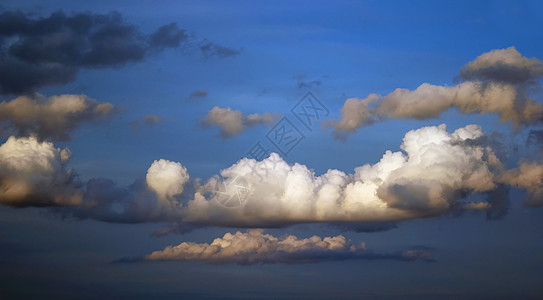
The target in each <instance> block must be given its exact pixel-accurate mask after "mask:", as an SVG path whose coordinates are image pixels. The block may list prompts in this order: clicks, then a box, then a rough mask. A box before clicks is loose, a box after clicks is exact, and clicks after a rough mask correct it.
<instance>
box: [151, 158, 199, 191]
mask: <svg viewBox="0 0 543 300" xmlns="http://www.w3.org/2000/svg"><path fill="white" fill-rule="evenodd" d="M145 179H146V181H147V185H148V186H149V188H150V189H151V190H153V191H154V192H156V193H157V195H158V196H159V198H160V199H164V200H167V199H171V198H172V197H173V196H175V195H177V194H181V193H182V192H183V187H184V185H185V183H187V181H189V174H188V173H187V169H186V168H185V167H183V165H181V164H180V163H178V162H173V161H169V160H165V159H160V160H155V161H154V162H153V164H152V165H151V166H150V167H149V169H148V170H147V176H146V177H145Z"/></svg>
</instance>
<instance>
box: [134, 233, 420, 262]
mask: <svg viewBox="0 0 543 300" xmlns="http://www.w3.org/2000/svg"><path fill="white" fill-rule="evenodd" d="M143 259H144V260H195V261H203V262H207V263H212V264H222V263H237V264H243V265H247V264H265V263H286V264H300V263H312V262H321V261H330V260H346V259H394V260H402V261H413V260H417V259H423V260H429V259H430V253H429V252H428V251H420V250H408V251H405V252H397V253H390V254H381V253H375V252H373V251H370V250H368V249H366V246H365V244H361V245H359V246H356V245H353V244H352V243H351V242H350V241H348V240H346V239H345V237H343V236H341V235H338V236H335V237H325V238H320V237H318V236H312V237H310V238H306V239H298V238H297V237H296V236H293V235H289V236H286V237H284V238H277V237H274V236H273V235H270V234H264V233H263V230H258V229H254V230H248V231H247V232H246V233H241V232H239V231H238V232H236V233H235V234H231V233H226V234H225V235H224V236H223V237H222V238H216V239H215V240H213V242H212V243H211V244H207V243H202V244H197V243H192V242H184V243H181V244H179V245H177V246H169V247H166V248H165V249H164V250H162V251H155V252H153V253H151V254H149V255H146V256H144V257H143Z"/></svg>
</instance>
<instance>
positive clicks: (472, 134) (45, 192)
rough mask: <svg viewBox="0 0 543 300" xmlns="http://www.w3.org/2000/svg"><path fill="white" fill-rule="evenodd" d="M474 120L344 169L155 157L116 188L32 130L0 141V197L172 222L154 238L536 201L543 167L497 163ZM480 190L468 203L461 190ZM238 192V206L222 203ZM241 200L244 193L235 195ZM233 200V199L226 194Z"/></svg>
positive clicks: (431, 130) (360, 222)
mask: <svg viewBox="0 0 543 300" xmlns="http://www.w3.org/2000/svg"><path fill="white" fill-rule="evenodd" d="M490 144H491V143H490V142H489V138H488V137H487V136H485V135H484V134H483V132H482V130H481V128H480V127H479V126H477V125H468V126H466V127H463V128H459V129H457V130H455V131H453V132H448V131H447V130H446V126H445V125H440V126H429V127H423V128H420V129H417V130H411V131H409V132H407V133H406V135H405V137H404V139H403V143H402V145H401V150H402V151H397V152H392V151H390V150H388V151H386V152H385V153H384V155H383V156H382V158H381V159H380V161H378V162H377V163H374V164H365V165H362V166H359V167H356V168H355V169H354V173H352V174H346V173H344V172H342V171H339V170H328V171H327V172H325V173H324V174H322V175H316V174H315V173H314V171H312V170H311V169H310V168H308V167H307V166H305V165H302V164H298V163H294V164H288V163H287V162H285V161H284V160H283V159H282V158H281V157H280V156H279V155H277V154H275V153H272V154H271V155H270V156H269V157H268V158H266V159H264V160H262V161H256V160H254V159H248V158H243V159H241V160H240V161H238V162H237V163H235V164H234V165H232V166H230V167H229V168H227V169H224V170H222V171H221V172H220V176H213V177H211V178H209V179H208V180H202V179H198V178H195V179H192V178H191V177H190V175H189V172H188V171H187V169H186V168H185V167H184V166H183V165H182V164H180V163H177V162H173V161H168V160H164V159H161V160H156V161H154V162H153V163H152V164H151V166H150V167H149V169H148V171H147V175H146V177H145V178H144V179H137V180H135V181H134V183H133V184H131V185H130V186H128V187H119V186H117V185H116V184H115V183H114V182H113V181H111V180H108V179H104V178H95V179H91V180H89V181H88V182H87V183H86V184H83V183H79V181H78V179H77V176H76V174H75V172H74V171H72V170H69V169H67V167H66V163H67V159H68V158H69V151H68V150H60V149H56V148H55V147H54V145H53V144H52V143H49V142H39V141H38V140H37V139H36V138H35V137H29V138H16V137H11V138H10V139H8V141H7V142H6V143H5V144H4V145H2V146H1V147H0V187H1V189H0V191H1V192H2V194H1V197H0V202H1V203H3V204H7V205H11V206H21V207H22V206H64V208H58V209H55V211H58V212H60V213H61V214H63V215H64V216H67V217H70V216H72V217H75V218H80V219H86V218H93V219H97V220H102V221H107V222H121V223H135V222H171V223H172V224H173V225H172V226H168V227H166V228H162V229H159V230H158V231H157V233H156V235H157V236H159V235H163V234H167V233H184V232H188V231H190V230H192V229H194V228H198V227H204V226H223V227H245V228H262V227H282V226H289V225H294V224H300V223H327V224H331V225H336V226H342V228H344V229H351V230H355V231H357V230H358V231H366V232H367V231H377V230H388V229H392V228H394V227H395V226H396V225H395V223H397V222H400V221H404V220H409V219H416V218H427V217H433V216H439V215H444V214H448V213H456V212H461V211H465V210H486V212H487V218H489V219H497V218H500V217H503V216H504V215H505V214H506V213H507V209H508V207H509V198H508V197H507V196H506V195H505V196H504V195H503V194H504V193H505V194H507V189H508V187H509V186H515V187H519V188H523V189H526V190H527V191H528V192H529V197H528V200H527V201H526V202H525V204H526V205H528V206H538V205H541V201H540V199H542V198H541V197H540V196H541V191H543V185H541V182H543V179H542V178H543V175H542V174H543V167H541V165H540V164H537V163H523V164H521V165H520V167H519V169H514V170H505V169H504V167H503V165H502V164H501V162H500V160H499V159H498V157H497V156H496V154H495V153H494V151H493V150H492V148H491V147H490V146H489V145H490ZM472 194H478V195H482V196H485V197H486V198H484V199H483V200H477V201H471V200H470V198H469V196H470V195H472ZM232 197H238V200H239V201H238V202H237V203H239V204H240V205H239V206H236V207H230V206H228V207H227V206H226V205H224V203H225V200H228V201H229V200H231V199H233V198H232ZM239 197H243V199H241V198H239ZM234 202H235V201H234Z"/></svg>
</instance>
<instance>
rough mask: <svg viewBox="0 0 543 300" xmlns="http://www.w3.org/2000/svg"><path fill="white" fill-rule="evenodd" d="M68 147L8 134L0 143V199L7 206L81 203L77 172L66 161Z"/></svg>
mask: <svg viewBox="0 0 543 300" xmlns="http://www.w3.org/2000/svg"><path fill="white" fill-rule="evenodd" d="M70 155H71V153H70V150H69V149H63V150H61V149H59V148H55V146H54V145H53V144H52V143H50V142H40V141H38V140H37V139H36V137H33V136H31V137H25V138H16V137H10V138H9V139H8V140H7V141H6V142H5V143H4V144H3V145H1V146H0V203H2V204H6V205H10V206H18V207H22V206H49V205H65V206H75V205H80V204H81V200H82V192H81V190H80V189H79V187H80V184H79V182H78V178H77V174H75V172H74V171H72V170H71V169H66V167H65V165H66V163H67V161H68V159H69V158H70Z"/></svg>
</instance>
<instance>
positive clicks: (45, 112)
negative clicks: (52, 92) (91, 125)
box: [0, 95, 117, 140]
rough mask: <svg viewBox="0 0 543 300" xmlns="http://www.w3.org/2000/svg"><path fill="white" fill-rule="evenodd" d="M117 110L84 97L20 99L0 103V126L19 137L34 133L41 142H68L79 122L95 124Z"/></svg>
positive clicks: (66, 96) (64, 96) (110, 105)
mask: <svg viewBox="0 0 543 300" xmlns="http://www.w3.org/2000/svg"><path fill="white" fill-rule="evenodd" d="M116 112H117V110H116V109H115V107H114V106H113V105H112V104H111V103H107V102H98V101H96V100H94V99H91V98H89V97H87V96H85V95H60V96H53V97H49V98H45V97H43V96H35V97H27V96H20V97H17V98H15V99H13V100H11V101H7V102H5V101H3V102H0V124H2V126H3V127H4V130H6V131H8V132H13V131H15V132H16V133H17V134H18V135H23V136H24V135H28V134H31V133H32V134H35V135H37V137H39V138H40V139H45V138H52V139H57V140H67V139H69V137H70V132H71V131H72V130H73V129H75V128H76V127H77V126H79V124H81V123H82V122H98V121H102V120H104V119H107V118H109V117H112V116H113V115H114V114H115V113H116Z"/></svg>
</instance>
